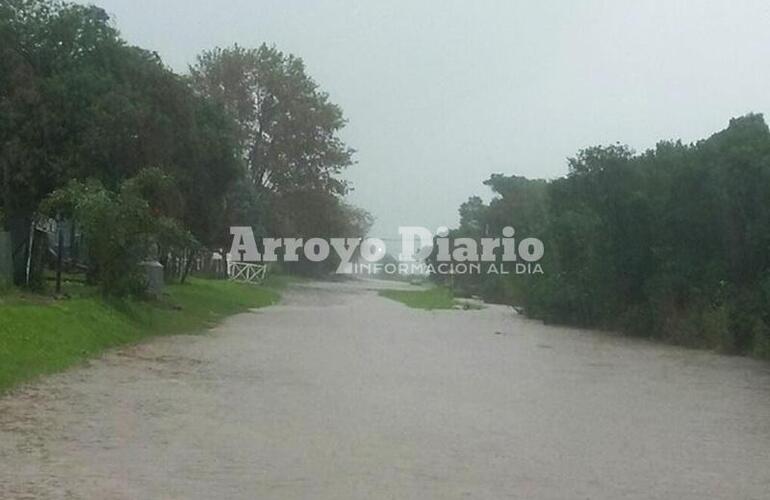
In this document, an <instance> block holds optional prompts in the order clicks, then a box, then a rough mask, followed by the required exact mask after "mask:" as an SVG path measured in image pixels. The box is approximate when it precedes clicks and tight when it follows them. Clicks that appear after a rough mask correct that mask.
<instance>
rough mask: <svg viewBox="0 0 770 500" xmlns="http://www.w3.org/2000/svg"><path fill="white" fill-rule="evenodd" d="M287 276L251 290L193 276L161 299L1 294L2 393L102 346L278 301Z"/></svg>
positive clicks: (78, 292) (187, 329)
mask: <svg viewBox="0 0 770 500" xmlns="http://www.w3.org/2000/svg"><path fill="white" fill-rule="evenodd" d="M284 284H285V278H283V277H280V276H279V277H275V278H272V279H270V280H268V281H267V282H266V283H265V285H264V286H262V287H255V286H250V285H243V284H238V283H233V282H229V281H219V280H204V279H195V278H193V279H191V280H190V281H189V283H187V284H185V285H179V284H176V285H172V286H169V287H168V288H167V291H166V293H165V294H164V295H163V296H162V297H161V298H159V299H158V300H153V301H147V300H136V299H105V298H103V297H102V295H101V294H100V293H99V292H98V290H96V289H93V288H87V287H78V288H77V289H75V288H73V289H70V290H69V291H70V292H71V293H73V294H74V295H73V298H71V299H70V300H51V299H46V298H44V297H41V296H40V295H29V294H20V293H13V294H8V295H4V296H3V297H2V299H0V318H2V321H0V393H2V392H4V391H6V390H8V389H9V388H11V387H13V386H14V385H16V384H18V383H20V382H24V381H27V380H30V379H32V378H34V377H36V376H38V375H43V374H48V373H53V372H57V371H61V370H64V369H66V368H68V367H70V366H72V365H74V364H76V363H78V362H80V361H83V360H86V359H88V358H92V357H94V356H97V355H99V354H100V353H102V352H103V351H104V350H105V349H108V348H112V347H118V346H121V345H126V344H131V343H136V342H140V341H142V340H144V339H147V338H149V337H152V336H158V335H172V334H180V333H186V334H191V333H196V332H203V331H205V330H207V329H208V328H210V327H212V326H214V325H215V324H216V323H217V322H218V321H220V320H221V319H222V318H224V317H225V316H228V315H231V314H236V313H240V312H244V311H247V310H249V309H253V308H259V307H265V306H269V305H271V304H274V303H276V302H277V301H278V300H279V297H280V295H279V292H280V290H281V288H282V287H283V286H284Z"/></svg>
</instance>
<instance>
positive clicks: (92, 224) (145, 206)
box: [41, 169, 196, 296]
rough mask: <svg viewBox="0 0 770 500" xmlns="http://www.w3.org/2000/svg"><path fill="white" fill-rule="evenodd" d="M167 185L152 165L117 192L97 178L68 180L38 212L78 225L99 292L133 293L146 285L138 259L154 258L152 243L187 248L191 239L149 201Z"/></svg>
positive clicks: (159, 198)
mask: <svg viewBox="0 0 770 500" xmlns="http://www.w3.org/2000/svg"><path fill="white" fill-rule="evenodd" d="M170 185H171V184H170V180H169V179H168V177H167V176H165V175H164V174H162V173H161V172H160V171H158V170H152V169H151V170H148V171H145V172H142V173H140V174H139V175H137V176H136V177H134V178H131V179H128V180H126V181H125V182H124V183H123V184H122V186H121V188H120V190H119V191H118V192H112V191H109V190H107V189H105V188H104V186H102V185H101V183H99V182H98V181H93V180H92V181H89V182H85V183H82V182H77V181H72V182H70V183H69V184H68V185H67V186H66V187H64V188H61V189H58V190H56V191H54V192H53V193H52V194H51V195H50V196H49V197H48V198H47V199H46V200H45V202H44V203H43V204H42V205H41V211H42V212H43V213H47V214H48V215H50V216H63V217H68V218H72V219H74V220H75V221H76V222H77V223H78V224H79V226H80V227H81V229H82V231H83V234H84V236H85V240H86V244H87V245H88V248H89V253H90V256H91V259H92V260H93V262H92V264H93V272H94V276H93V277H94V278H95V279H96V281H97V282H98V283H99V285H100V287H101V288H102V290H103V292H104V293H106V294H112V295H118V296H121V295H127V294H135V295H136V294H140V293H141V292H142V291H143V290H144V288H145V285H146V283H145V281H146V278H145V277H144V275H143V273H142V270H141V269H140V267H139V263H140V262H141V261H143V260H146V259H148V258H150V257H154V255H153V251H152V248H153V246H154V245H157V244H164V245H165V247H178V248H189V247H191V246H193V245H195V244H196V243H195V240H194V238H193V236H192V235H191V234H190V233H189V231H187V230H185V229H183V228H182V227H181V226H180V225H179V224H178V223H177V222H176V221H174V220H173V219H171V218H169V217H166V216H162V215H161V214H160V211H159V209H158V205H157V203H153V202H155V201H157V200H162V199H163V198H164V197H163V194H162V193H163V192H164V191H166V190H168V188H169V186H170ZM149 200H151V201H149Z"/></svg>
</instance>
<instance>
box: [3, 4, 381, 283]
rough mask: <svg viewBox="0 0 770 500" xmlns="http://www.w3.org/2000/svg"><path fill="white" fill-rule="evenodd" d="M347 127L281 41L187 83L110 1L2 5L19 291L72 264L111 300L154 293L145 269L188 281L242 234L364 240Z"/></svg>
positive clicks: (206, 59)
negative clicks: (134, 37)
mask: <svg viewBox="0 0 770 500" xmlns="http://www.w3.org/2000/svg"><path fill="white" fill-rule="evenodd" d="M345 124H346V120H345V117H344V114H343V111H342V109H341V108H340V107H339V106H337V105H336V104H334V103H333V102H331V101H330V99H329V96H328V94H327V93H326V92H324V91H323V90H322V89H321V87H320V85H319V84H318V83H317V82H316V81H315V80H313V78H312V77H311V76H310V75H308V74H307V72H306V68H305V65H304V63H303V61H302V59H301V58H299V57H296V56H294V55H292V54H287V53H284V52H281V51H280V50H279V49H278V48H276V47H273V46H268V45H264V44H263V45H261V46H258V47H253V48H250V47H242V46H239V45H234V46H232V47H228V48H213V49H211V50H207V51H205V52H203V53H202V54H201V55H200V56H199V57H198V58H197V60H196V62H195V63H194V64H193V65H192V66H191V67H190V68H189V70H188V71H187V72H186V74H176V73H174V72H173V71H171V70H170V69H169V68H168V67H167V66H166V65H165V64H164V63H163V61H162V60H161V59H160V57H159V56H158V54H156V53H154V52H151V51H149V50H145V49H142V48H140V47H135V46H131V45H129V44H128V43H127V42H126V41H125V40H124V39H123V38H122V37H121V35H120V32H119V31H118V29H117V28H116V26H115V25H114V23H113V22H112V21H111V20H110V17H109V15H108V14H107V13H106V12H105V11H104V10H103V9H101V8H99V7H98V6H94V5H87V6H86V5H80V4H75V3H69V2H60V1H56V0H6V1H3V2H0V244H2V245H3V246H4V248H3V249H0V258H3V260H6V262H0V273H3V274H8V272H7V268H8V267H9V265H8V263H7V259H5V258H4V257H3V256H4V255H8V254H9V253H11V251H12V253H13V259H12V260H13V262H12V264H11V266H10V267H12V269H13V271H12V273H10V274H12V277H11V278H12V281H13V282H14V283H15V284H16V285H17V286H24V287H25V288H26V289H28V290H43V289H44V288H45V286H46V282H45V280H44V278H43V276H44V274H45V270H46V268H50V267H52V266H60V265H61V266H63V267H64V268H65V269H64V270H65V271H69V272H82V273H84V274H86V278H87V280H88V282H89V283H91V284H94V285H97V286H98V287H99V288H100V289H101V292H102V293H103V294H104V295H111V296H128V295H140V294H141V288H142V279H141V278H142V276H141V275H140V273H138V271H137V263H139V262H141V261H146V260H157V261H159V262H160V263H161V264H163V265H164V267H165V272H166V278H167V281H170V280H176V281H181V282H183V281H185V279H186V278H187V276H188V274H189V272H190V271H191V270H192V269H193V267H194V265H195V264H196V263H197V262H199V261H200V260H206V259H209V258H210V257H211V256H212V254H213V253H214V252H221V250H222V249H229V248H230V241H231V235H230V231H229V228H230V227H231V226H250V227H253V228H254V229H255V232H256V236H257V237H262V236H266V235H269V236H275V235H280V236H282V237H296V238H308V237H331V236H337V237H343V236H344V237H360V236H363V235H364V234H365V233H366V231H368V228H369V226H370V224H371V217H370V216H369V214H367V213H366V212H364V211H362V210H360V209H358V208H355V207H352V206H349V205H348V204H346V203H345V202H344V199H343V197H344V195H345V194H346V193H347V192H348V191H349V189H350V186H349V185H348V184H347V182H345V181H344V180H342V179H341V178H340V175H339V174H341V173H342V172H343V171H344V170H345V169H347V168H348V167H350V166H352V165H354V163H355V159H354V150H353V149H352V148H350V147H349V146H348V145H347V144H345V143H344V141H342V139H341V138H340V134H341V131H342V129H343V128H344V127H345ZM61 233H65V234H61ZM57 237H61V238H62V240H65V243H64V246H63V248H62V250H61V253H62V254H63V255H62V256H61V257H62V258H61V259H60V260H61V263H59V262H56V261H57V259H56V256H55V255H54V254H57V253H58V252H59V250H57V245H56V243H55V240H56V239H57ZM9 241H10V242H9ZM323 266H327V267H326V268H324V267H323ZM334 267H336V263H335V262H331V261H329V262H326V263H324V264H322V265H315V264H314V263H309V262H298V263H292V264H290V265H287V266H286V269H287V270H288V271H290V272H305V273H311V272H319V273H320V272H323V271H325V270H326V269H328V268H334ZM3 278H5V277H4V276H0V281H3Z"/></svg>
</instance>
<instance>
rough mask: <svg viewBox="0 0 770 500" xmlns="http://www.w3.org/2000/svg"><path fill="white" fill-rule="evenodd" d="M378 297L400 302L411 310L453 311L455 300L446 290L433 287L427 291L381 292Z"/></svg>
mask: <svg viewBox="0 0 770 500" xmlns="http://www.w3.org/2000/svg"><path fill="white" fill-rule="evenodd" d="M379 293H380V295H381V296H382V297H387V298H389V299H392V300H395V301H398V302H401V303H402V304H406V305H407V306H409V307H411V308H413V309H427V310H440V309H454V308H455V299H454V297H453V295H452V292H451V291H450V290H449V289H447V288H442V287H435V288H431V289H429V290H416V291H413V290H408V291H403V290H381V291H380V292H379Z"/></svg>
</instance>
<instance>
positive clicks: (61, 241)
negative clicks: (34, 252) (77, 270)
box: [56, 218, 64, 295]
mask: <svg viewBox="0 0 770 500" xmlns="http://www.w3.org/2000/svg"><path fill="white" fill-rule="evenodd" d="M61 226H62V221H61V218H59V221H58V222H57V224H56V230H57V232H58V233H59V244H58V248H57V250H56V294H57V295H58V294H60V293H61V268H62V261H63V254H64V231H62V227H61Z"/></svg>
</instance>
